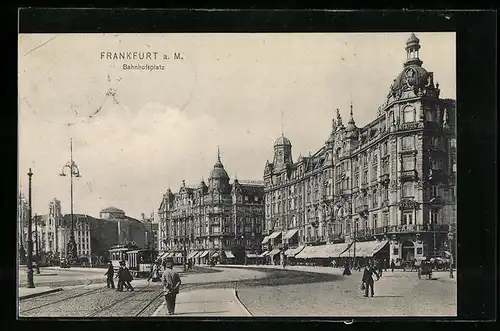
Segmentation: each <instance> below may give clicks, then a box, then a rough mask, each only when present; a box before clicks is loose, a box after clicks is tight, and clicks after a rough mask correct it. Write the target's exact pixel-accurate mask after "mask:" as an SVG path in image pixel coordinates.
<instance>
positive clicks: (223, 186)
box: [158, 154, 264, 258]
mask: <svg viewBox="0 0 500 331" xmlns="http://www.w3.org/2000/svg"><path fill="white" fill-rule="evenodd" d="M158 214H159V251H161V252H166V251H182V250H183V249H184V244H185V245H186V247H187V250H190V251H193V250H206V251H207V252H208V251H209V252H210V254H209V253H206V255H204V256H203V257H204V258H205V257H208V258H210V257H218V256H221V257H222V255H223V254H225V255H226V257H227V255H232V253H228V252H231V251H232V249H233V251H234V247H235V246H238V247H241V248H243V249H244V250H245V251H255V250H258V249H259V248H260V242H261V240H262V235H261V233H262V227H263V224H264V184H263V183H262V182H259V181H253V182H252V181H239V180H238V179H234V181H233V183H232V184H231V183H230V178H229V176H228V174H227V172H226V170H225V169H224V166H223V164H222V162H221V160H220V154H219V155H218V157H217V162H216V164H215V165H214V168H213V170H212V171H211V173H210V177H209V178H208V185H207V184H206V183H205V182H204V181H203V180H202V181H201V182H200V184H199V185H198V186H197V187H189V186H187V185H186V183H185V182H184V181H183V182H182V186H181V187H180V189H179V191H178V192H177V193H175V194H174V193H173V192H172V191H171V190H170V189H168V190H167V192H166V193H165V194H164V195H163V199H162V202H161V204H160V207H159V209H158Z"/></svg>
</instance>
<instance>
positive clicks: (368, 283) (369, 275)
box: [361, 264, 380, 297]
mask: <svg viewBox="0 0 500 331" xmlns="http://www.w3.org/2000/svg"><path fill="white" fill-rule="evenodd" d="M373 275H375V276H376V277H377V280H379V279H380V277H379V275H378V274H377V271H376V270H375V268H373V267H372V266H370V265H369V264H366V265H365V270H364V271H363V278H361V288H362V289H364V290H365V295H364V296H365V297H368V289H370V294H371V296H372V297H373V295H374V291H373V283H374V280H373Z"/></svg>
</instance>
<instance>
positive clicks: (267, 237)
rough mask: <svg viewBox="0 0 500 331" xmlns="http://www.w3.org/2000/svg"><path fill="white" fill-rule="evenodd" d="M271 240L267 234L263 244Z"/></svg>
mask: <svg viewBox="0 0 500 331" xmlns="http://www.w3.org/2000/svg"><path fill="white" fill-rule="evenodd" d="M268 241H269V236H265V237H264V239H263V240H262V244H267V242H268Z"/></svg>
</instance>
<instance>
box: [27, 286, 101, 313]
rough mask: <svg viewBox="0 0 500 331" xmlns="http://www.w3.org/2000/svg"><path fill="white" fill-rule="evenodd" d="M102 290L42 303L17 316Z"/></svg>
mask: <svg viewBox="0 0 500 331" xmlns="http://www.w3.org/2000/svg"><path fill="white" fill-rule="evenodd" d="M104 290H105V289H103V288H96V289H92V290H88V291H85V292H83V293H78V294H75V295H71V296H69V297H65V298H62V299H59V300H56V301H50V302H47V303H44V304H42V305H38V306H35V307H30V308H27V309H23V310H20V311H19V314H23V313H27V312H30V311H34V310H37V309H41V308H45V307H48V306H51V305H57V304H59V303H61V302H65V301H69V300H72V299H76V298H79V297H83V296H85V295H90V294H93V293H97V292H102V291H104ZM44 299H47V297H45V298H44Z"/></svg>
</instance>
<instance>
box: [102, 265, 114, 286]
mask: <svg viewBox="0 0 500 331" xmlns="http://www.w3.org/2000/svg"><path fill="white" fill-rule="evenodd" d="M104 275H105V276H107V278H106V287H107V288H115V281H114V280H113V276H114V275H115V270H114V269H113V263H111V261H109V264H108V271H106V273H105V274H104Z"/></svg>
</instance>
